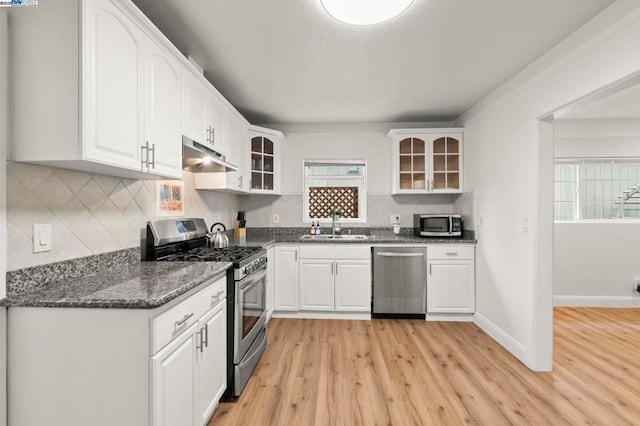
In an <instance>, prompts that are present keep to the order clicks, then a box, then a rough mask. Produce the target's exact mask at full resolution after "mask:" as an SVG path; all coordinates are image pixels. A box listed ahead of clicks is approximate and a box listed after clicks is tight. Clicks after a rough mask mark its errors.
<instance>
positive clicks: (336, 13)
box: [320, 0, 413, 25]
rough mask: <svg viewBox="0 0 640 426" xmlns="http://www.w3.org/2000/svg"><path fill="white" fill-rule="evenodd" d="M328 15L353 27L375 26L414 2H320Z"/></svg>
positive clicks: (337, 0)
mask: <svg viewBox="0 0 640 426" xmlns="http://www.w3.org/2000/svg"><path fill="white" fill-rule="evenodd" d="M320 2H321V3H322V6H323V7H324V9H325V10H326V11H327V13H328V14H329V15H331V16H333V17H334V18H336V19H337V20H338V21H341V22H344V23H346V24H353V25H373V24H379V23H381V22H385V21H388V20H389V19H391V18H395V17H396V16H398V15H400V14H401V13H402V12H404V11H405V9H407V8H408V7H409V6H411V3H413V0H320Z"/></svg>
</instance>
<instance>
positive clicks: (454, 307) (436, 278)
mask: <svg viewBox="0 0 640 426" xmlns="http://www.w3.org/2000/svg"><path fill="white" fill-rule="evenodd" d="M428 263H429V264H428V267H427V268H428V276H427V312H428V313H472V312H474V311H475V300H476V298H475V274H474V262H473V260H458V261H448V260H431V261H429V262H428Z"/></svg>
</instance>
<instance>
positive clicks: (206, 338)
mask: <svg viewBox="0 0 640 426" xmlns="http://www.w3.org/2000/svg"><path fill="white" fill-rule="evenodd" d="M200 333H202V335H203V336H204V339H202V340H203V344H204V347H205V348H208V347H209V324H205V325H204V328H203V329H202V331H201V332H200ZM200 352H202V351H200Z"/></svg>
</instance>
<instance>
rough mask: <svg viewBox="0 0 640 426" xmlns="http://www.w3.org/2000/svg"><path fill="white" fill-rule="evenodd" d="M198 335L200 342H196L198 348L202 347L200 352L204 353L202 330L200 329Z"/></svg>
mask: <svg viewBox="0 0 640 426" xmlns="http://www.w3.org/2000/svg"><path fill="white" fill-rule="evenodd" d="M196 334H197V335H198V339H199V340H200V344H199V345H198V343H197V342H196V349H200V353H202V346H203V344H202V330H200V331H198V332H197V333H196Z"/></svg>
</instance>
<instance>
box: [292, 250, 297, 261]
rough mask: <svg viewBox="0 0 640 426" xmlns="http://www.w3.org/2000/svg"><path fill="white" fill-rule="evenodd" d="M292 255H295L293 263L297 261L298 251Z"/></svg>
mask: <svg viewBox="0 0 640 426" xmlns="http://www.w3.org/2000/svg"><path fill="white" fill-rule="evenodd" d="M293 253H294V254H295V260H294V262H297V261H298V250H296V251H294V252H293Z"/></svg>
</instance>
